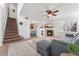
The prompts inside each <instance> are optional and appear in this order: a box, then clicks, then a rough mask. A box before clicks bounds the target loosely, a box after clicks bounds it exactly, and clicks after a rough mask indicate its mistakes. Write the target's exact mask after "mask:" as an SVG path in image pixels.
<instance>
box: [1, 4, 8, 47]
mask: <svg viewBox="0 0 79 59" xmlns="http://www.w3.org/2000/svg"><path fill="white" fill-rule="evenodd" d="M7 16H8V13H7V5H6V4H0V46H2V44H3V39H4V32H5V27H6V21H7Z"/></svg>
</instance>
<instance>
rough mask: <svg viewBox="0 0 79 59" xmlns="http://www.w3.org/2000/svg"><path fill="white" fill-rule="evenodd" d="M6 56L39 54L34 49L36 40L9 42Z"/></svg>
mask: <svg viewBox="0 0 79 59" xmlns="http://www.w3.org/2000/svg"><path fill="white" fill-rule="evenodd" d="M8 56H41V55H40V54H39V53H37V51H36V41H32V40H29V41H21V42H16V43H11V44H10V45H9V49H8Z"/></svg>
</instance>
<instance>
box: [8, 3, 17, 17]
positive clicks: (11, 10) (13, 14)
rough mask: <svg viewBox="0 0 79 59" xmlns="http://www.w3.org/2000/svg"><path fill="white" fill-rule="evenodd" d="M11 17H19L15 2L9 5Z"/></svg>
mask: <svg viewBox="0 0 79 59" xmlns="http://www.w3.org/2000/svg"><path fill="white" fill-rule="evenodd" d="M13 9H15V12H13ZM9 17H12V18H16V17H17V8H15V7H14V6H13V4H11V5H10V6H9Z"/></svg>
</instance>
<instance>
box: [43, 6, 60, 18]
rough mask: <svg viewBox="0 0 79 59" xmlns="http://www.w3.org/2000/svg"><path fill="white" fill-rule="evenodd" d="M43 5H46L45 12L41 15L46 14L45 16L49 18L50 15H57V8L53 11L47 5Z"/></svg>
mask: <svg viewBox="0 0 79 59" xmlns="http://www.w3.org/2000/svg"><path fill="white" fill-rule="evenodd" d="M45 6H46V8H47V10H45V11H44V12H45V13H46V14H45V15H43V16H47V18H49V17H50V16H57V13H58V12H59V10H54V11H53V10H52V9H50V8H49V7H48V6H47V5H45ZM55 9H56V8H55Z"/></svg>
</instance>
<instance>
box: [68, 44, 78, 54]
mask: <svg viewBox="0 0 79 59" xmlns="http://www.w3.org/2000/svg"><path fill="white" fill-rule="evenodd" d="M68 50H69V54H72V55H78V54H79V47H78V46H77V45H76V44H75V43H70V44H69V45H68Z"/></svg>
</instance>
